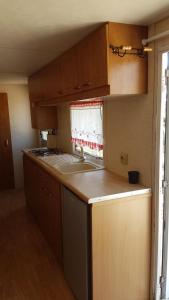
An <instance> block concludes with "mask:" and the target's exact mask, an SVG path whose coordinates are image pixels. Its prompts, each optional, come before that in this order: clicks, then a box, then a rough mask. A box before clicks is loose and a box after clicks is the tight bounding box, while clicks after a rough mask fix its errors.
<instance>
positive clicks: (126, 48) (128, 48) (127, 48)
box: [121, 46, 132, 51]
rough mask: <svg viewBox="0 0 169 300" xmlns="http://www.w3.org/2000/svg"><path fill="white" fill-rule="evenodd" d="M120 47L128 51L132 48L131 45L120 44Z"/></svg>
mask: <svg viewBox="0 0 169 300" xmlns="http://www.w3.org/2000/svg"><path fill="white" fill-rule="evenodd" d="M121 49H122V50H124V51H130V50H132V47H131V46H121Z"/></svg>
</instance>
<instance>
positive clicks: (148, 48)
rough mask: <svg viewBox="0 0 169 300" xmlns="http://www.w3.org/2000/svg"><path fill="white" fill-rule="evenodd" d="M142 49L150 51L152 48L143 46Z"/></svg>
mask: <svg viewBox="0 0 169 300" xmlns="http://www.w3.org/2000/svg"><path fill="white" fill-rule="evenodd" d="M143 51H144V52H151V51H153V49H152V48H150V47H144V48H143Z"/></svg>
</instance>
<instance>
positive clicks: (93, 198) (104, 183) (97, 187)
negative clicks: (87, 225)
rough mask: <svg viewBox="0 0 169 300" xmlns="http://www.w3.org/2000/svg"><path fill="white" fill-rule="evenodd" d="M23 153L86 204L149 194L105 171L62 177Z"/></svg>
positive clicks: (45, 163)
mask: <svg viewBox="0 0 169 300" xmlns="http://www.w3.org/2000/svg"><path fill="white" fill-rule="evenodd" d="M23 152H24V153H25V154H26V155H27V156H29V157H30V158H31V159H32V160H33V161H35V162H36V163H37V164H39V165H40V166H41V167H42V168H44V169H45V170H46V171H47V172H48V173H49V174H51V175H52V176H54V177H55V178H56V179H58V180H59V181H60V182H61V183H62V184H63V185H65V186H66V187H67V188H69V189H70V190H71V191H72V192H74V193H75V194H76V195H77V196H79V197H80V198H81V199H82V200H83V201H85V202H86V203H88V204H92V203H96V202H101V201H108V200H113V199H118V198H124V197H129V196H134V195H141V194H145V193H150V192H151V189H150V188H146V187H144V186H141V185H138V184H129V183H128V181H127V179H125V178H123V177H120V176H118V175H116V174H113V173H111V172H110V171H108V170H105V169H103V170H94V171H90V172H82V173H74V174H64V175H63V174H61V173H60V172H58V171H57V170H56V169H55V168H54V167H52V166H51V165H50V164H48V163H47V161H43V160H42V159H40V158H39V157H37V156H35V155H34V154H32V153H30V152H29V151H28V150H24V151H23Z"/></svg>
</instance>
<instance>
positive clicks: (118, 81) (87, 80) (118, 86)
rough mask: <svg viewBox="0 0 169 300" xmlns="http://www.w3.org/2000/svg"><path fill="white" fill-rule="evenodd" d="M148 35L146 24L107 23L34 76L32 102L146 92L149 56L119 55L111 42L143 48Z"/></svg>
mask: <svg viewBox="0 0 169 300" xmlns="http://www.w3.org/2000/svg"><path fill="white" fill-rule="evenodd" d="M146 37H147V27H145V26H137V25H128V24H119V23H112V22H108V23H106V24H103V25H102V26H100V27H99V28H98V29H97V30H95V31H94V32H92V33H91V34H90V35H88V36H87V37H86V38H84V39H83V40H81V41H80V42H79V43H77V44H76V45H75V46H74V47H72V48H71V49H69V50H67V51H66V52H65V53H63V54H62V55H61V56H60V57H58V58H56V59H55V60H54V61H53V62H51V63H50V64H48V65H47V66H45V67H44V68H42V69H41V70H39V71H38V72H37V73H35V74H33V75H32V76H30V78H29V91H30V98H31V101H38V102H39V103H40V104H44V105H49V104H54V103H57V102H58V101H59V102H61V101H72V100H81V99H87V98H94V97H99V96H106V95H131V94H143V93H146V92H147V57H146V56H145V57H144V58H140V57H138V56H136V55H125V56H124V57H119V56H118V55H116V54H113V53H112V49H110V45H114V46H119V47H120V46H122V45H129V46H132V47H134V48H141V47H142V43H141V41H142V39H143V38H146ZM42 83H43V84H42ZM44 87H45V88H44ZM43 89H44V91H42V90H43Z"/></svg>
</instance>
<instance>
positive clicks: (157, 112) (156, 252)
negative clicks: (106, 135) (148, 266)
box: [152, 44, 169, 300]
mask: <svg viewBox="0 0 169 300" xmlns="http://www.w3.org/2000/svg"><path fill="white" fill-rule="evenodd" d="M165 52H169V44H168V45H167V46H159V47H157V52H156V53H155V60H156V59H157V64H156V65H155V86H157V90H156V91H155V95H154V130H155V131H154V146H155V151H154V166H153V175H154V176H153V178H154V182H153V187H154V197H153V199H154V212H153V243H152V246H153V251H152V252H153V253H152V257H153V258H152V285H153V299H155V300H160V298H161V284H160V277H161V275H162V273H161V272H162V246H163V223H162V222H160V214H161V213H162V212H163V205H162V203H160V202H161V201H160V196H161V193H162V182H160V150H161V143H160V139H161V78H162V72H161V71H162V68H161V67H162V54H163V53H165ZM155 60H154V61H155Z"/></svg>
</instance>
